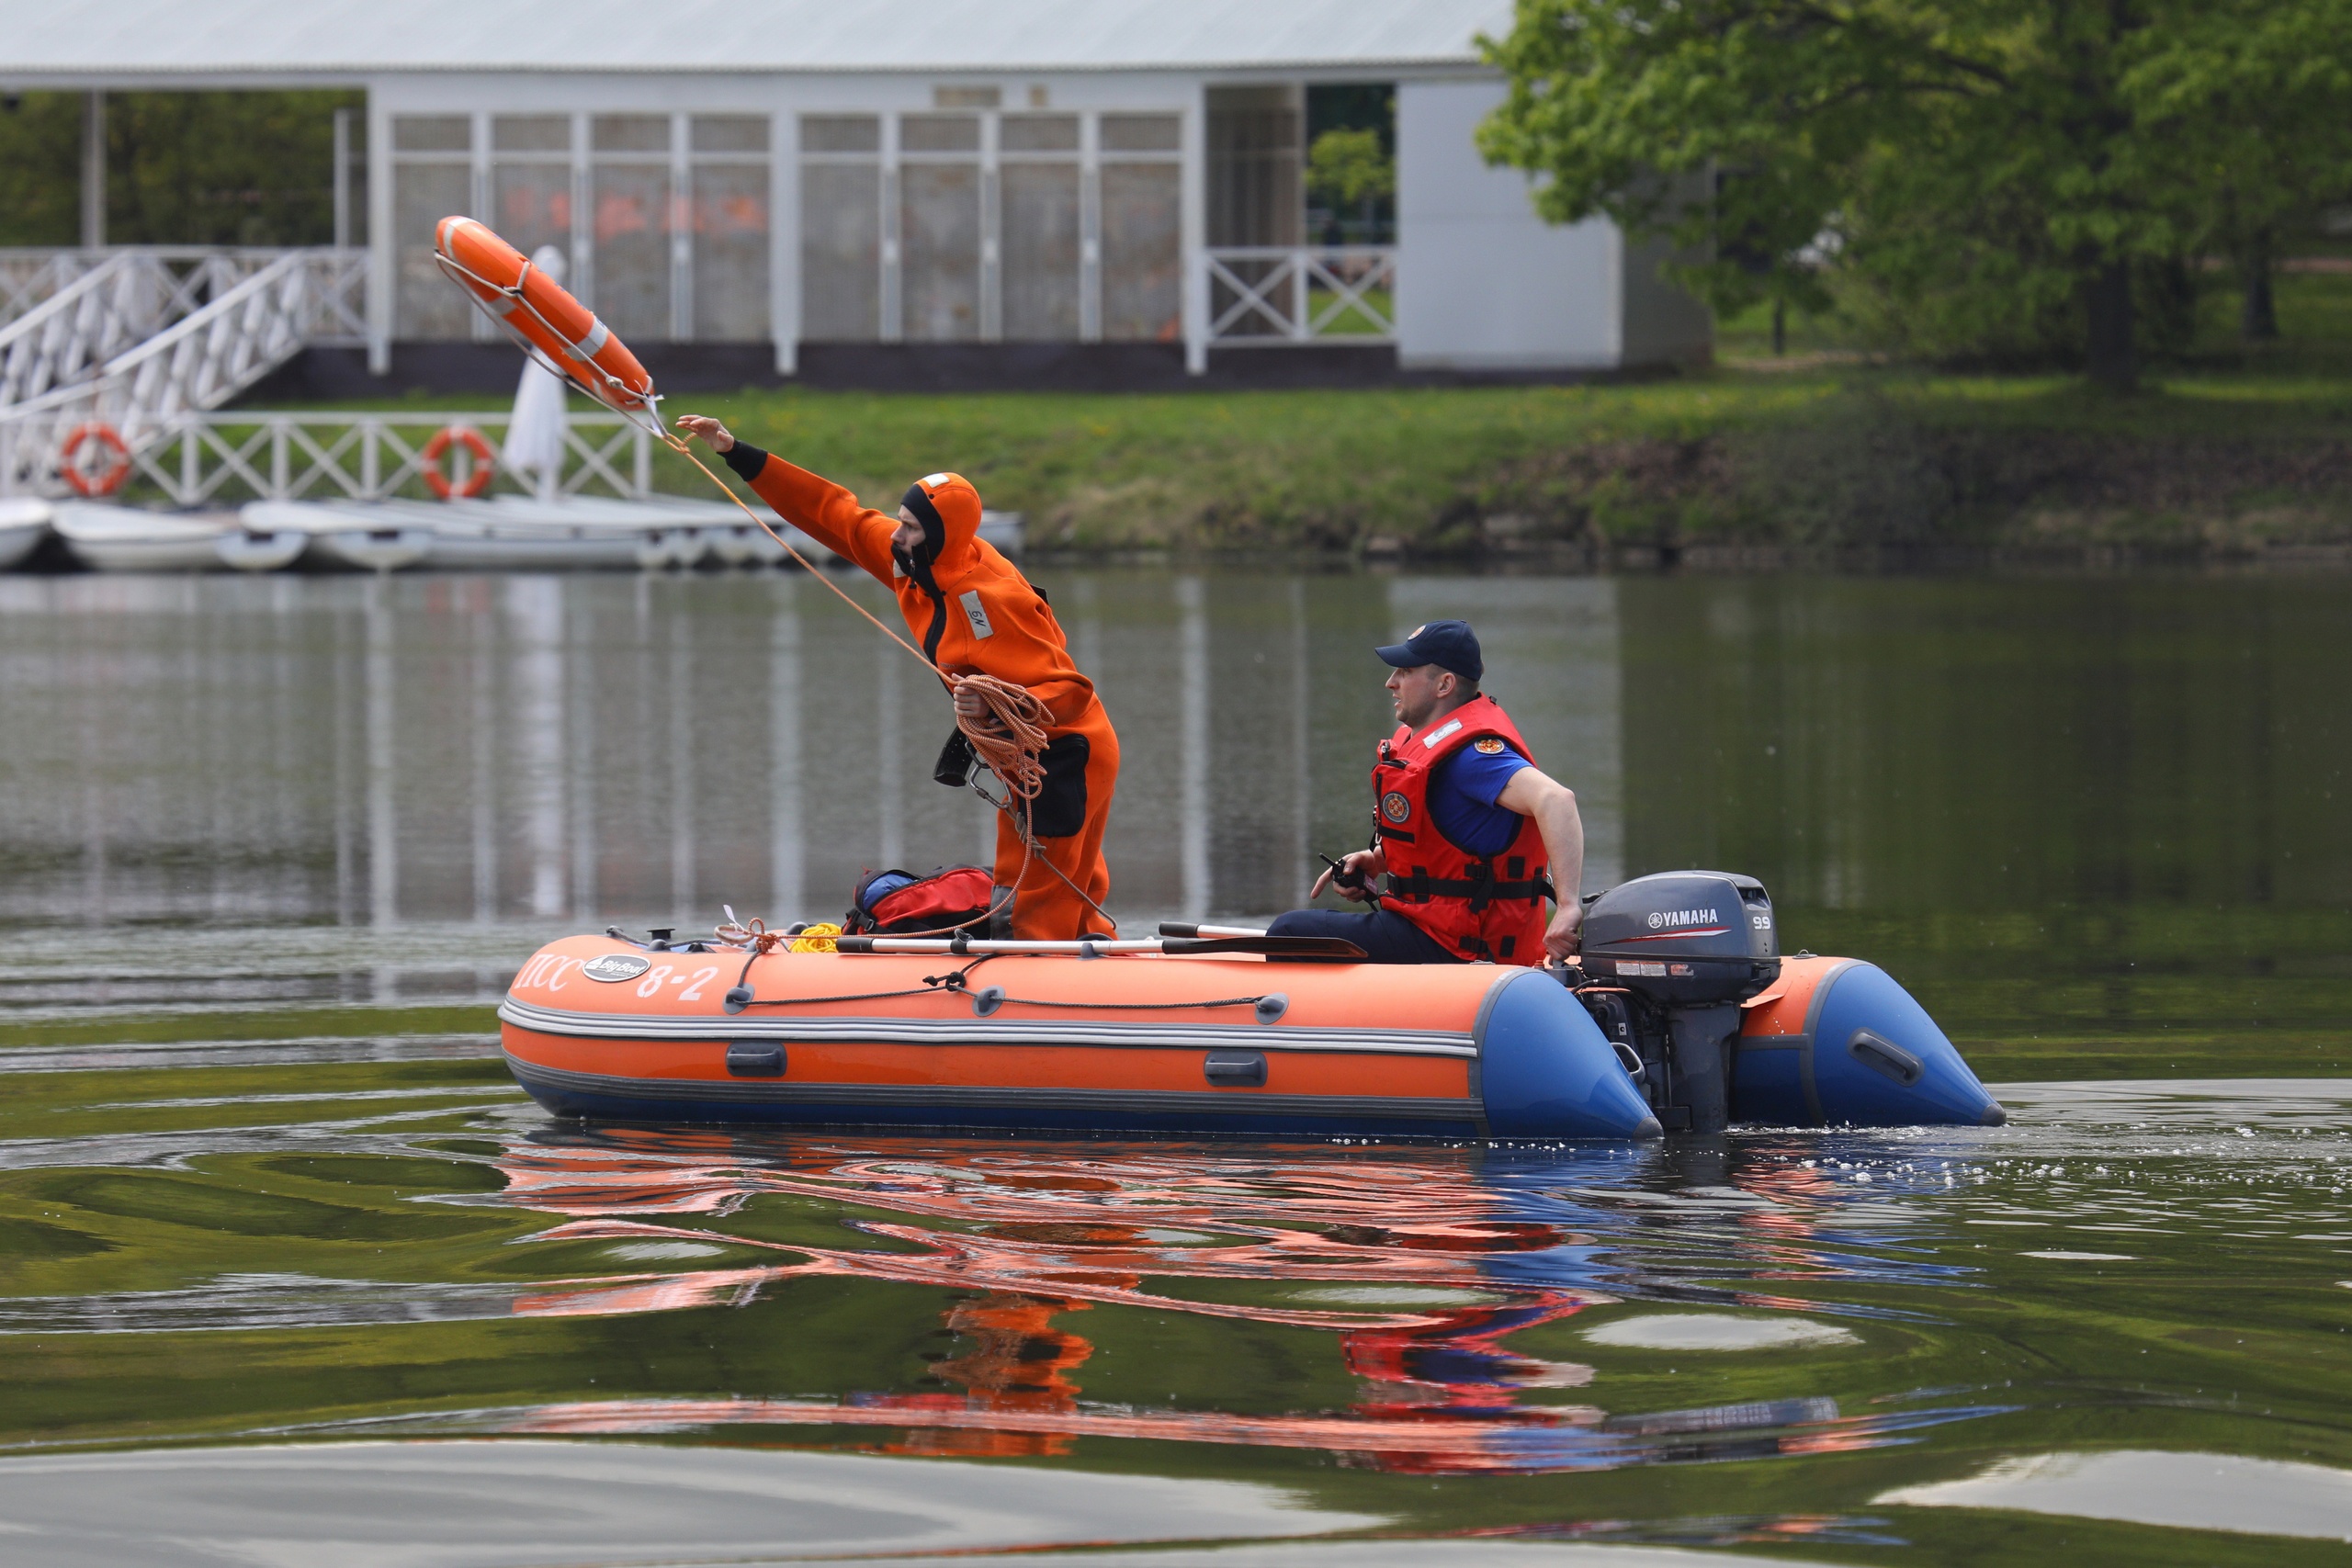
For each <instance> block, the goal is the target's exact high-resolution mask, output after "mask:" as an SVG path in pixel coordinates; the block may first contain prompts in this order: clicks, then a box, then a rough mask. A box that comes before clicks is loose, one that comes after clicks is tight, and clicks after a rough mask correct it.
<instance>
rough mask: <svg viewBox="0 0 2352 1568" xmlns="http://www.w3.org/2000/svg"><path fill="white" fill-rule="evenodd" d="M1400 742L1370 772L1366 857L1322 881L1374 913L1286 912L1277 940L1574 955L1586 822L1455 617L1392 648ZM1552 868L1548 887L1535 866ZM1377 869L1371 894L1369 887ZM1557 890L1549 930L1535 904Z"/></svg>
mask: <svg viewBox="0 0 2352 1568" xmlns="http://www.w3.org/2000/svg"><path fill="white" fill-rule="evenodd" d="M1374 651H1375V652H1377V653H1378V654H1379V655H1380V657H1381V659H1382V660H1384V661H1385V662H1386V663H1388V664H1389V665H1391V666H1393V667H1394V668H1393V669H1392V670H1391V671H1390V672H1389V676H1388V681H1387V686H1388V690H1389V692H1390V693H1391V694H1393V696H1394V697H1395V700H1396V708H1397V725H1398V728H1397V733H1396V734H1395V735H1393V736H1391V737H1390V738H1389V739H1385V740H1384V741H1382V742H1381V743H1380V756H1379V761H1376V762H1374V764H1373V770H1372V798H1373V813H1372V820H1373V828H1374V834H1373V840H1372V848H1370V849H1368V850H1358V851H1356V852H1355V853H1353V854H1351V855H1350V856H1348V858H1347V859H1346V860H1344V861H1342V862H1340V867H1339V870H1338V873H1337V874H1336V875H1335V874H1333V873H1331V872H1329V871H1327V872H1325V873H1324V874H1322V875H1321V876H1319V877H1317V879H1316V882H1315V891H1314V893H1313V894H1312V895H1310V897H1321V896H1322V892H1323V889H1324V888H1325V887H1327V886H1335V885H1336V886H1337V887H1338V890H1339V893H1340V897H1343V898H1351V899H1354V900H1357V901H1358V902H1362V901H1364V900H1367V899H1369V900H1372V901H1373V902H1374V905H1375V908H1373V909H1371V910H1369V911H1367V912H1365V913H1363V914H1347V913H1344V912H1342V911H1340V910H1337V909H1293V910H1292V911H1291V912H1290V913H1288V914H1286V915H1279V916H1276V917H1275V919H1274V923H1273V924H1272V926H1271V927H1269V928H1268V931H1269V934H1271V935H1274V936H1336V937H1343V938H1345V939H1346V940H1348V941H1349V942H1354V943H1355V944H1356V945H1357V946H1358V947H1361V948H1363V950H1364V952H1365V953H1369V954H1370V955H1371V956H1372V957H1373V958H1374V960H1375V961H1376V962H1379V963H1382V964H1461V963H1466V962H1474V961H1476V960H1481V959H1484V960H1488V961H1491V962H1493V963H1497V964H1529V965H1534V964H1542V963H1543V962H1544V958H1545V955H1546V954H1549V955H1550V956H1551V957H1553V958H1557V959H1563V960H1565V959H1566V958H1568V957H1570V956H1571V955H1573V954H1574V953H1576V951H1577V927H1578V926H1580V925H1581V924H1582V923H1583V921H1584V906H1583V904H1582V903H1580V902H1579V901H1578V899H1577V888H1578V886H1580V885H1581V883H1582V881H1583V878H1584V820H1583V818H1580V817H1579V816H1577V797H1576V796H1575V795H1573V794H1571V793H1570V792H1569V791H1568V789H1567V788H1566V786H1565V785H1563V784H1559V783H1558V782H1557V781H1555V780H1554V779H1552V778H1550V777H1549V776H1547V775H1546V774H1545V773H1544V772H1543V771H1542V770H1540V769H1538V768H1537V767H1536V766H1535V764H1534V763H1533V762H1532V761H1531V760H1530V759H1529V757H1528V752H1527V743H1526V742H1525V741H1524V740H1522V739H1520V735H1519V731H1518V730H1517V729H1516V728H1512V725H1511V722H1510V718H1509V717H1508V716H1506V715H1505V714H1504V713H1503V710H1502V709H1501V708H1500V707H1499V706H1498V705H1496V703H1495V700H1494V699H1493V698H1492V697H1487V696H1481V695H1480V694H1479V692H1478V681H1479V678H1480V677H1481V676H1483V675H1484V674H1485V673H1486V670H1487V666H1486V660H1484V659H1483V658H1482V657H1481V656H1480V654H1479V652H1478V638H1477V636H1476V634H1475V633H1474V632H1472V631H1471V629H1470V627H1469V626H1468V625H1467V624H1466V623H1464V622H1462V621H1431V622H1430V623H1429V625H1427V626H1416V627H1415V628H1414V629H1413V635H1412V636H1411V637H1408V638H1407V639H1406V640H1405V641H1403V642H1401V643H1398V644H1397V645H1396V646H1395V647H1393V648H1383V649H1374ZM1547 865H1548V866H1549V867H1550V870H1551V875H1550V878H1549V879H1548V880H1547V879H1546V878H1545V876H1544V869H1545V867H1546V866H1547ZM1379 873H1385V874H1386V877H1387V880H1386V884H1385V886H1383V887H1382V889H1381V890H1380V891H1379V892H1378V893H1377V894H1375V893H1374V892H1373V891H1372V889H1371V887H1370V886H1369V879H1370V878H1371V877H1372V876H1373V875H1374V874H1379ZM1555 887H1558V888H1563V889H1566V893H1565V896H1563V897H1560V898H1559V901H1558V903H1559V908H1558V913H1556V914H1555V915H1554V916H1553V917H1552V918H1551V920H1550V922H1549V924H1548V925H1547V924H1546V922H1545V920H1544V899H1545V898H1547V897H1552V896H1553V892H1552V890H1553V889H1554V888H1555Z"/></svg>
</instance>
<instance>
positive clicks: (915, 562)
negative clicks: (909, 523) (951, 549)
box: [890, 482, 947, 594]
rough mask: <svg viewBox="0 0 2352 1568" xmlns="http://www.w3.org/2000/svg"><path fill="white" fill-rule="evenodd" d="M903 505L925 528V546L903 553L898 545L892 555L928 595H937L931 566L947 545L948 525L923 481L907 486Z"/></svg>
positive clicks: (893, 548)
mask: <svg viewBox="0 0 2352 1568" xmlns="http://www.w3.org/2000/svg"><path fill="white" fill-rule="evenodd" d="M899 505H901V506H903V507H905V508H906V509H907V510H908V511H910V512H911V513H914V514H915V521H916V522H917V523H919V524H921V525H922V543H921V544H919V545H917V546H915V547H914V548H913V549H911V550H902V549H900V548H899V547H898V546H897V545H896V544H895V543H894V544H892V545H891V547H890V553H891V554H892V555H893V556H895V557H897V558H898V561H899V569H900V570H903V571H905V573H906V574H907V575H908V576H909V577H910V578H912V579H914V581H915V582H916V583H917V585H919V586H920V587H921V588H922V590H923V592H926V593H934V594H935V593H937V592H939V591H940V589H939V583H938V582H937V581H936V580H934V579H933V576H932V574H931V565H932V562H933V561H935V560H937V559H938V558H939V552H940V550H941V549H942V548H943V547H944V546H945V545H946V543H947V525H945V524H944V523H942V522H941V521H940V520H939V508H937V507H935V506H933V504H932V503H931V497H930V496H929V495H928V494H927V493H925V492H924V491H923V488H922V484H921V483H920V482H918V483H915V484H910V485H909V486H908V487H907V493H906V494H905V495H903V496H900V497H899Z"/></svg>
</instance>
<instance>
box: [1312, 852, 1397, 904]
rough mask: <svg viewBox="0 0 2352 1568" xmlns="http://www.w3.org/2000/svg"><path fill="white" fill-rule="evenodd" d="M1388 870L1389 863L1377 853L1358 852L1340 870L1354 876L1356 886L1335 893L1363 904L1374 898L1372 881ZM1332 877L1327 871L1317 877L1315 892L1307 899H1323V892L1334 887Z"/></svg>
mask: <svg viewBox="0 0 2352 1568" xmlns="http://www.w3.org/2000/svg"><path fill="white" fill-rule="evenodd" d="M1386 868H1387V863H1386V862H1385V861H1384V860H1382V858H1381V857H1380V854H1379V852H1377V851H1374V850H1358V851H1356V852H1354V853H1353V854H1351V855H1349V856H1348V857H1347V858H1346V859H1345V860H1342V861H1341V862H1340V870H1341V871H1345V872H1350V873H1352V874H1353V875H1354V880H1355V886H1352V887H1340V888H1336V889H1334V891H1336V892H1337V893H1338V894H1339V895H1340V897H1342V898H1345V899H1347V900H1348V901H1350V902H1351V903H1355V904H1361V903H1363V901H1364V900H1365V899H1367V898H1369V897H1372V879H1373V878H1374V877H1375V876H1377V875H1379V874H1380V873H1381V872H1382V871H1384V870H1385V869H1386ZM1331 876H1332V874H1331V873H1330V872H1329V870H1326V871H1325V872H1324V873H1323V874H1322V875H1320V876H1318V877H1317V878H1316V879H1315V890H1314V891H1313V892H1311V893H1309V894H1308V895H1307V897H1309V898H1320V897H1323V890H1324V889H1325V888H1327V887H1330V886H1332V884H1331Z"/></svg>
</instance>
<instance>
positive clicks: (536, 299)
mask: <svg viewBox="0 0 2352 1568" xmlns="http://www.w3.org/2000/svg"><path fill="white" fill-rule="evenodd" d="M433 252H434V260H435V262H436V263H437V264H438V265H440V268H441V270H442V271H443V272H446V273H447V274H448V275H449V276H450V278H451V280H452V281H454V282H455V283H456V284H457V285H458V288H463V289H464V290H465V291H466V293H467V294H468V295H469V296H470V297H471V298H472V299H473V300H474V302H475V303H476V304H478V305H480V306H481V308H482V309H483V310H486V311H488V312H489V313H490V317H491V319H492V321H496V322H497V323H498V324H499V325H500V326H502V327H503V328H505V329H506V333H507V335H509V336H510V337H512V338H514V339H515V342H516V343H518V344H521V345H522V346H523V350H524V352H525V353H526V354H530V353H536V355H537V357H539V358H542V359H544V360H546V361H547V362H548V364H549V365H551V366H553V367H555V368H557V369H558V370H560V371H562V372H564V373H565V374H567V375H569V376H570V377H571V378H572V379H573V380H574V381H576V382H578V383H579V384H580V386H581V388H582V389H583V390H585V391H586V392H587V394H588V395H589V396H590V397H592V398H594V399H595V400H597V401H598V402H601V403H604V404H605V405H606V406H607V407H609V408H613V409H616V410H618V411H619V412H622V413H632V412H639V411H644V412H651V411H652V409H653V406H654V404H655V402H656V401H657V400H658V399H657V397H656V395H655V393H654V390H653V378H652V377H650V376H649V375H647V374H646V373H645V367H644V366H642V365H639V363H638V362H637V355H634V354H631V353H630V352H629V351H628V344H625V343H623V342H621V340H620V339H619V338H617V337H616V336H614V335H613V332H612V329H611V328H609V327H607V326H605V323H604V322H602V321H598V320H597V319H596V317H595V314H594V312H593V311H591V310H589V309H588V308H587V307H586V306H585V305H582V303H581V302H580V301H579V300H577V299H573V298H572V297H571V295H570V294H568V293H566V292H565V291H564V288H563V286H562V285H560V284H559V283H558V282H556V280H555V279H553V278H551V277H549V276H548V275H547V274H546V273H543V272H541V271H540V270H539V269H538V268H537V267H535V266H533V265H531V264H530V262H529V261H527V260H526V259H525V257H524V255H523V253H522V252H520V251H518V250H516V249H515V247H514V246H512V245H510V244H508V243H506V242H505V241H503V240H502V239H500V238H499V237H498V236H497V235H496V234H494V233H492V232H491V231H490V230H489V229H488V228H487V227H486V226H484V225H483V224H481V223H480V222H477V221H476V220H473V219H471V218H444V219H443V220H441V221H440V222H439V223H438V224H436V225H435V228H434V231H433Z"/></svg>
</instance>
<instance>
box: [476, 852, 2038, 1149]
mask: <svg viewBox="0 0 2352 1568" xmlns="http://www.w3.org/2000/svg"><path fill="white" fill-rule="evenodd" d="M1771 922H1772V917H1771V904H1770V899H1769V898H1768V897H1765V894H1764V889H1763V887H1762V886H1761V885H1760V884H1758V883H1756V882H1755V881H1754V880H1753V879H1751V878H1747V877H1739V876H1732V875H1728V874H1721V873H1714V872H1684V873H1669V874H1662V875H1658V876H1651V877H1643V878H1640V879H1638V880H1637V881H1634V882H1631V883H1627V884H1625V885H1624V886H1622V887H1619V888H1616V889H1614V890H1613V891H1611V892H1610V893H1607V894H1604V895H1601V896H1600V897H1599V898H1598V899H1596V900H1594V901H1592V903H1591V905H1590V907H1589V910H1588V914H1587V918H1586V932H1587V935H1586V953H1585V955H1584V958H1583V966H1582V967H1581V968H1580V969H1578V968H1570V969H1567V970H1565V971H1563V970H1543V969H1529V968H1520V967H1512V966H1498V965H1494V964H1370V963H1365V962H1363V961H1362V956H1363V955H1362V954H1361V953H1359V952H1357V951H1356V950H1355V949H1353V948H1352V947H1351V946H1350V945H1349V944H1347V943H1344V942H1330V941H1328V940H1324V939H1312V938H1280V937H1268V936H1267V935H1265V934H1264V933H1263V932H1257V931H1240V930H1238V929H1231V928H1216V927H1193V926H1165V927H1162V928H1161V931H1162V935H1161V936H1160V937H1159V938H1158V939H1148V940H1141V941H1115V942H1114V941H1090V942H989V941H983V940H975V939H969V938H966V937H962V936H957V937H953V938H947V939H923V938H894V937H889V936H844V937H840V938H836V939H831V941H830V942H828V943H826V944H825V945H830V946H831V948H832V949H833V950H832V951H796V950H795V948H796V947H799V948H808V947H812V946H816V945H819V944H818V943H814V942H805V941H804V942H798V943H789V942H779V941H778V940H777V939H776V938H775V936H772V935H766V934H764V933H759V932H755V931H745V930H744V929H742V928H740V927H734V926H731V925H730V926H728V927H722V928H720V930H719V931H718V932H716V933H714V934H713V935H711V936H709V937H706V938H702V939H699V940H692V941H673V940H672V938H671V934H670V933H669V932H666V931H656V932H654V933H652V934H651V935H650V937H648V938H647V939H645V940H643V941H638V940H634V939H630V938H628V937H625V936H622V935H621V934H620V933H619V932H618V931H608V932H607V934H605V935H604V936H574V937H565V938H562V939H560V940H559V941H557V942H550V943H549V944H548V945H547V946H546V947H543V948H541V949H540V950H539V951H538V953H536V954H534V955H533V957H532V958H531V960H530V961H529V962H528V963H526V964H524V965H523V967H522V970H521V971H520V973H518V974H517V975H516V976H515V982H514V985H513V987H511V989H510V990H509V991H508V994H507V998H506V1000H505V1003H504V1004H503V1006H502V1007H501V1008H500V1009H499V1018H500V1021H501V1022H502V1025H503V1038H504V1046H505V1054H506V1061H507V1065H508V1066H509V1067H510V1068H511V1069H512V1070H513V1072H514V1074H515V1078H516V1080H517V1081H519V1082H520V1083H521V1084H522V1086H523V1088H524V1089H526V1090H528V1091H529V1092H530V1094H531V1095H532V1097H533V1098H534V1099H536V1100H538V1102H539V1103H540V1104H541V1105H543V1106H545V1107H546V1108H547V1109H548V1111H552V1112H554V1113H555V1114H556V1115H559V1116H564V1117H577V1118H586V1119H594V1120H603V1121H627V1122H770V1123H786V1124H797V1125H803V1126H867V1127H872V1126H888V1127H899V1128H942V1129H967V1130H998V1131H1022V1132H1036V1133H1083V1134H1130V1135H1132V1134H1185V1135H1198V1134H1209V1135H1216V1134H1227V1135H1243V1136H1254V1137H1296V1136H1307V1137H1340V1136H1347V1137H1385V1138H1396V1137H1423V1138H1447V1139H1470V1138H1508V1139H1547V1140H1548V1139H1561V1138H1646V1137H1653V1136H1657V1135H1658V1134H1660V1133H1662V1132H1668V1131H1695V1132H1700V1133H1708V1132H1716V1131H1720V1130H1721V1129H1722V1128H1724V1126H1725V1125H1726V1124H1727V1123H1728V1122H1735V1121H1736V1122H1760V1123H1767V1124H1773V1125H1815V1126H1818V1125H1825V1124H1839V1123H1844V1124H1853V1125H1865V1126H1889V1125H1910V1124H1916V1123H1928V1122H1941V1123H1958V1124H1964V1125H1992V1124H1996V1123H1997V1122H2000V1121H2002V1120H2003V1114H2002V1111H2001V1107H2000V1105H1999V1103H1998V1102H1997V1101H1996V1100H1994V1099H1993V1098H1992V1096H1991V1095H1989V1094H1988V1093H1986V1092H1985V1088H1984V1086H1983V1085H1982V1084H1980V1083H1979V1082H1977V1080H1976V1077H1975V1075H1974V1074H1973V1073H1972V1072H1971V1071H1970V1070H1969V1068H1968V1065H1967V1064H1966V1063H1965V1062H1964V1061H1962V1058H1961V1056H1960V1054H1959V1052H1958V1051H1956V1050H1954V1049H1953V1047H1952V1044H1951V1042H1950V1041H1949V1040H1947V1039H1946V1038H1945V1037H1944V1034H1943V1032H1942V1031H1941V1030H1939V1028H1938V1027H1937V1026H1936V1023H1935V1021H1934V1020H1932V1019H1930V1018H1929V1017H1928V1014H1927V1012H1926V1010H1924V1009H1922V1008H1921V1007H1920V1006H1919V1004H1918V1003H1917V1002H1916V1001H1914V1000H1913V999H1912V998H1911V997H1910V996H1909V995H1908V994H1907V993H1906V992H1905V991H1904V989H1903V988H1902V987H1900V986H1898V985H1896V984H1895V982H1894V980H1893V979H1892V978H1891V977H1889V976H1887V975H1886V974H1885V972H1884V971H1883V970H1881V969H1879V968H1877V967H1876V966H1875V965H1872V964H1866V963H1861V962H1860V961H1857V960H1854V959H1846V958H1816V957H1814V956H1813V955H1811V954H1801V955H1799V956H1797V957H1795V958H1792V959H1785V960H1784V959H1781V958H1780V957H1778V956H1777V955H1776V954H1775V953H1773V952H1772V948H1773V944H1774V941H1775V933H1774V931H1773V929H1772V923H1771Z"/></svg>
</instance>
